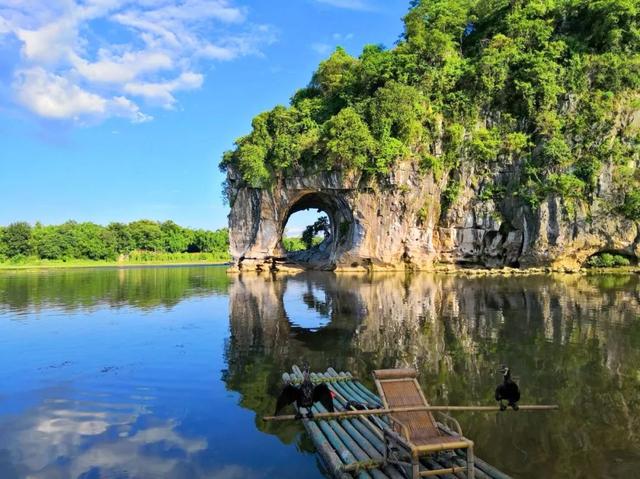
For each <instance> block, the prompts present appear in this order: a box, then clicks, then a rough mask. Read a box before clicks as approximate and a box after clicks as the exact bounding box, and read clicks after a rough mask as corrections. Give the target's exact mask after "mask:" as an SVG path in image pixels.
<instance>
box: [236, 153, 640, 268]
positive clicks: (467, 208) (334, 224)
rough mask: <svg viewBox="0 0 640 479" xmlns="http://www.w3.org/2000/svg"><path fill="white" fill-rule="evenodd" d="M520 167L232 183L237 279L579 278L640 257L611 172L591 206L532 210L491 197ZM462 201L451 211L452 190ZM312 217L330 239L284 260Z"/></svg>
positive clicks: (563, 204)
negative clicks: (591, 267) (293, 222)
mask: <svg viewBox="0 0 640 479" xmlns="http://www.w3.org/2000/svg"><path fill="white" fill-rule="evenodd" d="M520 169H521V168H520V167H519V166H518V165H510V166H509V167H508V168H504V169H501V170H497V171H493V172H491V173H490V174H487V172H486V171H484V172H482V174H480V173H479V172H478V171H476V170H475V166H474V165H473V164H472V163H471V162H467V166H464V167H463V168H462V169H461V170H459V171H454V172H451V173H450V174H449V175H448V176H445V177H442V178H436V175H434V174H433V173H432V172H427V173H424V172H421V171H420V170H419V168H418V166H417V164H416V163H415V162H411V161H406V162H403V163H400V164H399V165H397V166H396V167H395V168H394V170H393V172H392V173H391V174H390V175H389V176H388V177H387V178H386V180H385V181H384V182H380V181H377V182H373V181H367V180H366V179H365V178H364V177H362V176H360V175H343V174H340V173H331V172H327V173H319V174H315V175H308V174H307V175H302V174H301V175H291V176H288V177H286V178H281V179H279V180H277V181H276V182H275V184H274V185H273V186H272V187H271V188H265V189H255V188H249V187H247V186H244V185H243V183H242V182H241V181H239V179H238V178H237V177H236V175H235V173H234V172H233V170H230V171H229V173H228V179H229V198H230V201H231V213H230V215H229V227H230V241H231V254H232V256H233V258H234V263H235V266H234V267H235V268H237V269H240V270H245V271H246V270H263V269H269V268H276V269H278V268H279V269H286V268H289V267H296V268H298V267H301V268H309V269H327V270H338V271H365V270H366V271H369V270H403V269H418V270H420V269H431V268H432V267H433V266H434V265H436V264H440V263H445V264H452V265H477V266H481V267H491V268H493V267H503V266H511V267H531V266H554V267H559V266H562V267H567V268H578V267H580V266H581V265H582V264H583V263H584V262H585V261H586V260H587V259H588V258H589V257H590V256H591V255H593V254H595V253H598V252H602V251H612V252H618V253H621V254H625V255H628V256H630V257H632V258H636V257H637V256H638V255H640V244H639V243H640V237H639V234H638V233H639V231H638V225H637V224H636V223H635V222H633V221H629V220H627V219H625V218H624V217H622V216H621V215H619V214H617V213H616V212H615V210H614V208H613V207H612V206H611V204H612V202H610V201H608V199H610V198H611V197H612V196H614V195H615V191H614V187H613V184H612V180H611V176H612V175H611V170H610V168H603V169H602V171H601V173H600V176H599V181H598V187H597V194H596V195H595V197H594V200H593V201H591V202H590V203H587V202H583V203H570V202H569V201H568V200H565V199H562V198H560V197H558V196H553V195H552V196H548V197H547V198H546V199H545V200H544V201H543V202H542V203H541V204H540V205H539V206H537V207H536V208H532V207H531V206H529V205H528V204H526V203H525V202H524V201H523V200H521V199H519V198H517V197H515V196H512V195H508V194H507V195H503V197H502V198H501V199H498V200H496V199H484V197H485V196H486V195H483V192H484V191H486V190H487V189H488V188H493V189H494V190H495V189H496V188H504V187H506V186H507V185H508V184H509V183H510V182H515V183H517V182H518V181H519V178H518V176H519V171H520ZM452 182H456V183H457V184H458V185H459V186H458V188H457V189H458V192H457V195H456V196H455V198H454V199H453V200H451V199H450V200H449V203H450V204H446V202H447V200H446V191H447V186H448V185H450V184H451V183H452ZM306 208H318V209H321V210H323V211H324V212H326V213H327V215H328V217H329V219H330V222H331V235H330V238H329V239H328V240H327V241H325V242H324V243H323V244H322V245H320V247H317V248H315V249H313V250H311V251H309V252H308V253H306V254H304V255H298V256H292V255H287V254H286V252H285V251H284V249H283V247H282V233H283V231H284V227H285V225H286V222H287V220H288V219H289V216H290V215H291V214H293V213H295V212H296V211H299V210H302V209H306Z"/></svg>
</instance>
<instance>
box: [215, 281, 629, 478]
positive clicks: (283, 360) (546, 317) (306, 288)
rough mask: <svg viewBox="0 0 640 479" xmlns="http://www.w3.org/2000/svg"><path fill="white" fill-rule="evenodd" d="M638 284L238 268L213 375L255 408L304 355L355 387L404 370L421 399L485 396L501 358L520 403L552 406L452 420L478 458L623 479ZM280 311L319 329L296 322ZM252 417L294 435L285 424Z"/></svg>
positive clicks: (526, 473)
mask: <svg viewBox="0 0 640 479" xmlns="http://www.w3.org/2000/svg"><path fill="white" fill-rule="evenodd" d="M638 286H639V283H638V278H637V276H598V277H582V276H557V277H553V278H551V277H529V278H490V279H486V278H484V279H480V278H476V279H472V278H459V277H458V278H456V277H451V276H432V275H413V276H404V275H388V276H374V277H372V278H369V279H365V280H363V278H362V277H349V276H337V277H336V276H333V275H322V274H307V275H301V276H298V277H285V278H268V277H267V278H265V277H257V276H245V277H243V278H241V279H240V280H238V281H236V282H234V283H233V284H232V285H231V287H230V291H229V295H230V315H229V321H230V323H231V331H232V336H231V340H230V341H229V344H228V347H227V357H228V366H229V370H228V373H227V376H226V380H227V382H228V384H229V386H230V387H231V388H232V389H234V390H237V391H239V392H240V393H241V394H242V396H243V400H242V404H243V405H244V406H246V407H249V408H251V409H253V410H255V411H256V412H257V413H258V414H259V415H261V414H265V413H268V412H271V411H270V410H271V408H272V407H273V397H274V395H275V393H276V392H277V387H278V384H279V376H280V373H281V371H282V370H283V369H287V368H288V367H289V366H290V365H291V364H292V363H299V362H300V361H301V360H302V359H303V358H304V359H305V360H308V361H309V362H310V363H311V365H312V366H313V367H315V368H325V367H326V366H327V365H333V366H334V367H336V368H337V369H342V370H351V371H353V372H354V373H355V374H357V375H359V376H360V377H361V378H363V379H364V380H365V381H368V377H369V374H370V371H371V370H372V369H374V368H380V367H401V366H414V367H416V368H418V369H419V370H420V372H421V381H422V384H423V387H424V388H425V390H426V391H427V394H428V396H429V397H430V398H431V399H432V401H433V402H434V403H440V404H469V403H471V404H490V403H491V402H492V393H493V389H494V387H495V384H496V383H497V382H498V381H499V377H498V376H497V375H496V374H495V369H496V366H497V365H499V364H502V363H507V364H509V365H510V366H511V367H512V368H513V370H514V371H515V372H516V374H517V375H518V376H520V385H521V388H522V389H523V395H524V398H525V400H524V402H529V403H558V404H560V405H561V408H562V412H560V413H558V414H555V413H552V414H536V415H534V414H518V415H509V416H495V415H479V414H476V415H472V414H469V415H464V416H461V419H462V420H463V424H464V426H465V427H466V430H467V431H468V433H469V435H471V436H472V437H473V438H474V440H475V441H476V444H478V446H479V447H478V449H479V453H480V454H482V455H483V456H485V457H486V458H487V459H488V460H490V461H492V462H495V463H496V464H499V465H500V467H502V468H504V469H505V470H507V471H508V472H510V473H512V474H514V475H515V476H517V477H537V476H538V473H539V470H540V468H544V469H545V471H549V474H550V476H549V477H583V476H584V477H586V476H590V477H593V476H594V475H595V476H597V477H601V476H607V475H609V474H611V476H612V477H628V476H625V474H626V473H627V471H633V470H634V469H633V467H638V466H640V433H639V432H638V426H639V425H640V320H639V319H638V314H639V313H640V302H639V297H638V291H639V288H638ZM288 291H296V292H298V294H299V295H300V294H302V297H294V296H292V295H291V294H289V293H288ZM319 298H322V300H319ZM301 304H304V305H307V307H308V308H310V309H308V310H306V311H305V310H304V309H300V305H301ZM317 304H320V305H321V307H320V308H316V307H315V305H317ZM292 305H293V306H294V307H295V308H296V309H295V310H296V313H297V314H300V315H302V316H304V315H309V313H310V312H311V313H312V315H317V314H321V315H322V316H323V317H324V318H325V324H324V326H323V327H322V328H319V329H318V328H312V329H306V330H305V329H304V328H300V327H299V326H296V323H297V324H303V323H304V318H292V317H291V315H290V313H289V312H290V311H291V310H292ZM257 424H258V426H259V427H261V428H264V430H265V431H268V432H271V433H274V434H277V435H278V436H279V437H280V438H281V439H282V440H283V441H285V442H288V441H293V440H299V439H296V438H297V436H295V434H294V433H295V429H294V428H292V427H291V426H288V425H287V426H280V425H278V426H274V425H264V424H261V423H259V422H258V423H257Z"/></svg>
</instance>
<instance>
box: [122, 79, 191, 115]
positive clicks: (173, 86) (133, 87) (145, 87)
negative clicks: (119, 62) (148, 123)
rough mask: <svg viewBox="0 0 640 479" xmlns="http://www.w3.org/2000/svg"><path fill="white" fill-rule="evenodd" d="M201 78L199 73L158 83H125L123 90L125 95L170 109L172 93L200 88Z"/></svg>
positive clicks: (173, 100) (172, 100)
mask: <svg viewBox="0 0 640 479" xmlns="http://www.w3.org/2000/svg"><path fill="white" fill-rule="evenodd" d="M202 81H203V76H202V75H200V74H199V73H193V72H184V73H182V74H181V75H180V76H179V77H178V78H176V79H174V80H171V81H166V82H159V83H152V82H147V83H127V84H126V85H125V86H124V89H125V91H126V92H127V93H130V94H132V95H136V96H141V97H144V98H147V99H149V100H152V101H153V102H155V103H158V104H160V105H162V106H163V107H165V108H172V107H173V105H174V104H175V98H174V97H173V92H174V91H176V90H192V89H194V88H200V86H202Z"/></svg>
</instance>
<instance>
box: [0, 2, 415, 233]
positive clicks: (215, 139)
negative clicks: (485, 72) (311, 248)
mask: <svg viewBox="0 0 640 479" xmlns="http://www.w3.org/2000/svg"><path fill="white" fill-rule="evenodd" d="M407 8H408V0H228V1H226V0H138V1H136V2H132V1H127V0H0V205H2V207H0V224H8V223H10V222H12V221H17V220H26V221H29V222H35V221H41V222H43V223H47V224H49V223H61V222H63V221H66V220H67V219H76V220H79V221H94V222H97V223H102V224H106V223H108V222H110V221H131V220H135V219H140V218H150V219H155V220H166V219H173V220H174V221H176V222H177V223H179V224H182V225H185V226H191V227H203V228H219V227H223V226H226V223H227V214H228V207H227V206H226V205H224V204H223V201H222V195H221V187H220V185H221V183H222V181H223V179H224V177H223V174H222V173H221V172H219V170H218V167H217V165H218V162H219V160H220V157H221V155H222V152H223V151H224V150H227V149H229V148H231V147H232V145H233V141H234V139H235V138H237V137H238V136H241V135H243V134H246V133H247V132H248V131H249V129H250V123H251V118H253V117H254V116H255V115H256V114H257V113H259V112H261V111H264V110H266V109H270V108H272V107H273V106H275V105H276V104H287V103H288V99H289V98H290V96H291V95H292V94H293V93H294V92H295V90H296V89H298V88H300V87H302V86H304V85H306V84H307V83H308V81H309V79H310V77H311V73H312V72H313V71H314V69H315V67H316V66H317V64H318V62H319V61H321V60H322V59H323V58H325V57H326V56H327V55H328V54H329V53H330V52H331V50H332V49H333V48H334V47H335V46H337V45H341V46H343V47H345V48H346V49H347V50H348V51H349V52H350V53H352V54H354V55H357V54H358V53H359V52H360V51H361V49H362V47H363V45H365V44H367V43H382V44H384V45H386V46H392V45H393V43H394V42H395V41H396V40H397V39H398V37H399V35H400V33H401V31H402V22H401V17H402V16H403V15H404V14H405V12H406V11H407ZM302 216H303V219H301V220H300V221H301V222H303V223H304V222H305V217H304V215H302ZM311 216H314V217H315V215H309V218H310V217H311ZM292 226H293V225H292ZM293 229H296V227H295V226H293Z"/></svg>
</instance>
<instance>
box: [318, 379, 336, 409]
mask: <svg viewBox="0 0 640 479" xmlns="http://www.w3.org/2000/svg"><path fill="white" fill-rule="evenodd" d="M317 401H320V404H322V405H323V406H324V407H325V409H326V410H327V411H329V412H334V409H333V396H332V395H331V390H330V389H329V387H328V386H327V385H326V384H322V383H321V384H318V385H317V386H316V387H315V388H313V402H317Z"/></svg>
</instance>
